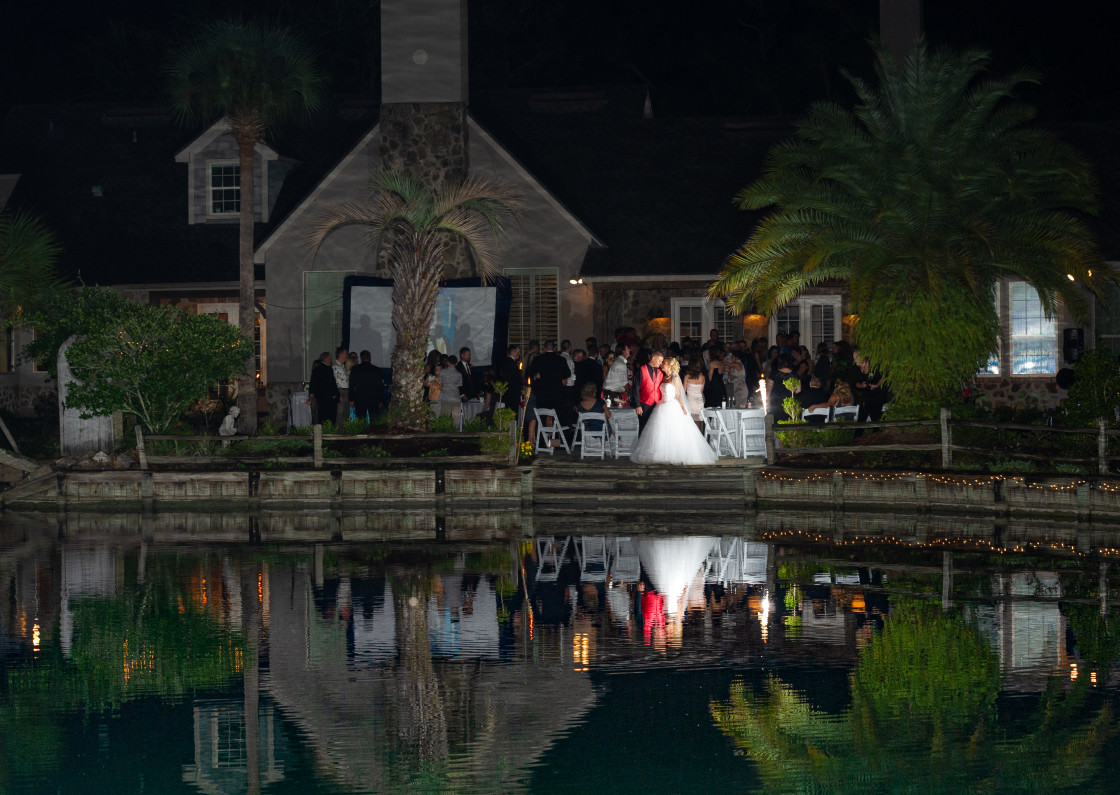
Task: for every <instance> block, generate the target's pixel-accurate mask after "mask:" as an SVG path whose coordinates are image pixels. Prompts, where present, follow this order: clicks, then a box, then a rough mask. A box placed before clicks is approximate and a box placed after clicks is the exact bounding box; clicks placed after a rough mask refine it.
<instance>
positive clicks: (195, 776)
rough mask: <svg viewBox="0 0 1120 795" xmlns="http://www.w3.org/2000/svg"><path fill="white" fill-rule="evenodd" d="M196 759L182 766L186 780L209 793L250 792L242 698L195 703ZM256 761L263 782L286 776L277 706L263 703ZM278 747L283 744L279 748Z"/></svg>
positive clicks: (224, 794) (248, 760)
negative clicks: (276, 711)
mask: <svg viewBox="0 0 1120 795" xmlns="http://www.w3.org/2000/svg"><path fill="white" fill-rule="evenodd" d="M193 715H194V762H193V763H191V764H189V765H183V781H184V782H186V783H188V784H193V785H194V786H195V787H197V788H198V789H199V791H200V792H203V793H206V795H236V794H237V793H242V792H248V791H249V790H250V787H249V786H248V776H249V769H248V768H249V762H250V756H249V754H250V753H252V751H251V750H250V749H249V748H248V746H247V732H246V730H245V729H246V727H245V708H244V704H243V703H242V702H240V701H226V700H222V701H219V700H209V699H199V700H196V701H195V702H194V709H193ZM257 723H258V726H259V733H258V735H257V737H258V747H257V749H256V756H257V758H256V760H254V762H255V764H256V765H257V771H259V773H258V775H259V777H260V783H261V784H266V785H267V784H275V783H276V782H278V781H281V780H283V778H284V765H283V763H282V761H281V758H280V754H283V753H284V752H286V750H287V749H286V747H283V746H281V744H280V743H279V740H278V736H277V735H278V731H279V727H278V725H277V716H276V714H275V709H274V708H273V706H272V705H271V704H261V705H260V709H259V712H258V718H257ZM278 746H280V747H279V748H278Z"/></svg>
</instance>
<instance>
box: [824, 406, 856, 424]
mask: <svg viewBox="0 0 1120 795" xmlns="http://www.w3.org/2000/svg"><path fill="white" fill-rule="evenodd" d="M857 417H859V406H836V407H835V408H834V409H833V410H832V417H831V418H830V422H854V421H855V419H856V418H857Z"/></svg>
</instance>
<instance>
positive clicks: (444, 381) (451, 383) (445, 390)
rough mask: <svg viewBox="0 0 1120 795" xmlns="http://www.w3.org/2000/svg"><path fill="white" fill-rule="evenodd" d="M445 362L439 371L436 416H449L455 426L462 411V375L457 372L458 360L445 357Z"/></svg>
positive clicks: (452, 357)
mask: <svg viewBox="0 0 1120 795" xmlns="http://www.w3.org/2000/svg"><path fill="white" fill-rule="evenodd" d="M446 359H447V362H446V364H444V365H443V366H442V367H440V371H439V382H440V391H439V409H438V410H437V411H436V416H437V417H439V416H443V415H444V414H449V415H451V421H452V422H453V423H455V425H456V426H458V424H459V417H460V416H461V414H462V411H463V394H462V392H461V391H460V390H461V389H462V386H463V374H462V373H460V372H459V369H458V364H459V362H458V360H457V359H456V358H455V357H454V356H448V357H446Z"/></svg>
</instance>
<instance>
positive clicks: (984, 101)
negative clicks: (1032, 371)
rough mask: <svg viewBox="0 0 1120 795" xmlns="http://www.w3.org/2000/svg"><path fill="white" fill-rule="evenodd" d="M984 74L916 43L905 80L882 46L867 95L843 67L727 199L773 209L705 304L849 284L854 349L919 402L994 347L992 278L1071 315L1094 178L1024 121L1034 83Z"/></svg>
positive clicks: (1076, 303)
mask: <svg viewBox="0 0 1120 795" xmlns="http://www.w3.org/2000/svg"><path fill="white" fill-rule="evenodd" d="M987 62H988V57H987V55H986V54H985V53H982V52H979V51H967V52H962V53H954V52H950V51H931V50H930V49H929V48H927V47H926V45H925V44H924V43H922V42H919V44H918V45H917V46H916V47H915V48H914V49H913V50H912V51H911V54H910V56H909V57H908V58H907V59H906V61H905V63H904V64H902V66H901V68H896V67H895V64H894V62H893V60H892V58H891V56H890V55H889V54H888V53H887V52H885V51H880V53H879V57H878V65H877V69H876V74H877V78H878V79H877V83H876V84H872V83H869V82H865V81H864V80H861V79H858V78H855V77H852V76H851V75H849V74H847V73H845V77H846V78H847V79H848V80H849V81H850V82H851V84H852V86H853V88H854V89H855V93H856V96H857V103H856V104H855V106H854V107H853V108H852V109H847V108H844V107H841V106H839V105H836V104H833V103H819V104H817V105H814V106H813V107H812V108H811V110H810V111H809V114H808V116H807V117H806V118H805V120H804V121H803V122H801V124H800V125H799V126H798V129H797V131H796V133H795V134H794V135H793V137H792V138H791V139H790V140H788V141H785V142H783V143H781V144H779V145H777V146H776V147H774V148H773V149H772V150H771V152H770V154H769V157H768V162H767V165H766V168H765V171H764V173H763V176H762V177H761V178H760V179H758V180H757V181H756V182H755V183H754V184H752V185H750V186H749V187H748V188H746V189H744V190H743V191H742V192H741V193H740V194H739V195H738V197H737V198H736V201H737V202H738V204H739V206H740V207H742V208H743V209H751V210H760V209H764V208H768V207H774V210H773V211H772V212H771V213H770V214H769V215H768V216H767V217H765V218H764V219H763V220H762V221H761V223H759V224H758V226H757V228H756V229H755V231H754V233H753V234H752V235H751V237H750V238H749V240H748V241H747V242H746V244H745V245H744V246H743V247H742V248H740V249H739V250H738V251H737V252H736V253H735V254H734V255H732V256H731V257H730V258H729V260H728V261H727V263H726V265H725V267H724V269H723V271H722V272H721V273H720V275H719V277H718V278H717V280H716V281H715V283H714V284H713V285H712V286H711V293H712V294H713V295H716V296H725V297H727V298H728V303H729V304H730V305H731V306H733V307H734V308H736V309H737V310H739V311H760V312H764V313H773V312H774V311H775V310H777V309H778V308H779V307H781V306H783V305H784V304H785V303H787V302H788V301H789V300H790V299H792V298H794V297H795V296H797V295H798V294H799V293H801V292H802V291H804V290H805V289H807V288H810V287H813V286H814V285H818V284H821V283H823V282H827V281H833V280H839V281H843V282H847V284H848V287H849V290H850V299H851V309H852V311H853V312H855V313H856V314H857V315H858V316H859V317H858V322H857V323H856V324H855V327H854V330H853V336H854V341H855V342H856V343H857V344H858V345H859V346H860V349H861V351H862V352H863V353H865V354H866V355H868V356H869V358H870V359H871V360H872V362H873V363H874V365H875V367H876V368H878V369H879V370H880V371H881V372H882V373H883V375H884V378H885V380H887V382H888V383H890V385H891V386H892V387H893V388H894V392H895V394H896V396H900V397H902V398H904V399H912V400H915V401H922V402H924V401H939V400H941V399H943V398H944V397H946V395H949V394H952V393H953V392H954V391H958V390H959V388H960V384H961V382H962V381H964V380H966V379H969V378H971V377H972V376H973V375H974V374H975V373H976V372H977V371H978V370H979V368H980V366H981V364H982V363H983V362H984V361H986V357H987V356H988V354H989V353H990V352H991V351H993V350H995V349H996V344H997V340H998V335H999V324H998V315H997V312H996V308H995V305H994V302H993V296H994V291H995V288H996V286H997V283H998V280H999V279H1000V278H1002V277H1011V278H1016V279H1022V280H1025V281H1027V282H1029V283H1030V284H1031V285H1032V286H1033V287H1034V288H1035V289H1036V290H1037V291H1038V295H1039V297H1040V299H1041V301H1042V304H1043V306H1044V308H1045V310H1046V312H1047V313H1050V314H1052V313H1054V312H1055V310H1056V309H1057V307H1058V304H1059V300H1060V301H1062V302H1064V304H1065V305H1066V306H1067V307H1068V308H1069V309H1070V310H1071V311H1072V312H1073V313H1074V315H1075V316H1084V315H1085V314H1086V313H1087V309H1088V308H1087V304H1086V301H1085V296H1084V293H1083V292H1082V290H1081V286H1082V285H1088V286H1089V287H1090V288H1092V289H1096V288H1095V287H1094V284H1095V282H1096V281H1099V280H1100V279H1102V278H1105V277H1106V276H1105V269H1104V268H1103V267H1099V265H1100V263H1101V261H1100V255H1099V254H1098V252H1097V248H1096V244H1095V240H1094V237H1093V235H1092V233H1091V232H1090V230H1089V228H1088V226H1087V225H1086V224H1085V223H1084V221H1083V220H1082V217H1081V214H1082V213H1091V212H1093V211H1094V209H1095V206H1096V197H1097V185H1096V181H1095V179H1094V178H1093V175H1092V172H1091V169H1090V167H1089V165H1088V163H1087V162H1086V160H1085V159H1084V158H1083V157H1082V156H1081V155H1080V154H1079V153H1078V152H1076V151H1075V150H1074V149H1072V148H1071V147H1069V146H1067V145H1065V144H1064V143H1062V142H1061V141H1060V140H1059V139H1058V137H1057V136H1056V135H1054V134H1053V133H1051V132H1048V131H1045V130H1041V129H1038V128H1036V127H1033V126H1031V125H1030V124H1029V122H1031V120H1032V119H1033V118H1034V110H1033V108H1031V107H1030V106H1028V105H1025V104H1023V103H1021V102H1019V101H1017V100H1016V93H1017V91H1018V90H1019V88H1020V87H1021V86H1022V85H1023V84H1025V83H1029V82H1033V80H1034V78H1033V77H1032V76H1030V75H1029V74H1025V73H1024V74H1015V75H1012V76H1010V77H1006V78H1001V77H992V76H990V75H988V74H987V73H986V66H987ZM1094 273H1095V274H1096V276H1095V277H1094ZM1067 274H1068V275H1067Z"/></svg>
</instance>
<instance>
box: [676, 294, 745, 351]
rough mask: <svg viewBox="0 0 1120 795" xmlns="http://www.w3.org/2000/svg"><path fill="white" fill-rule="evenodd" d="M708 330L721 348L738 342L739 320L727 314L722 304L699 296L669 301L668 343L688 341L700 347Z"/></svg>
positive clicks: (740, 335)
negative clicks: (720, 343) (670, 339)
mask: <svg viewBox="0 0 1120 795" xmlns="http://www.w3.org/2000/svg"><path fill="white" fill-rule="evenodd" d="M712 329H715V330H716V333H717V334H718V335H719V338H720V340H721V341H722V342H723V343H724V344H726V343H729V342H734V341H735V340H738V339H742V337H743V316H742V315H737V314H734V313H728V311H727V305H726V304H725V303H724V302H723V301H712V300H710V299H708V298H704V297H700V296H697V297H696V298H674V299H673V328H672V339H674V340H676V341H677V342H682V341H683V340H684V338H685V337H691V338H692V339H693V340H694V341H695V342H696V343H697V344H703V343H705V342H707V341H708V332H709V331H711V330H712Z"/></svg>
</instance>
